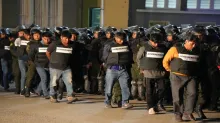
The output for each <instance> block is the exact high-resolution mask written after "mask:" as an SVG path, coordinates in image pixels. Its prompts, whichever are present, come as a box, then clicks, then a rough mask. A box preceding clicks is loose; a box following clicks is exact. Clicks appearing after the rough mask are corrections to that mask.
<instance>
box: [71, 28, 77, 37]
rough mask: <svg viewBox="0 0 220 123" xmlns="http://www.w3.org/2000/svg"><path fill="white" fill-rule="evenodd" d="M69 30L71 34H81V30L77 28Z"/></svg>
mask: <svg viewBox="0 0 220 123" xmlns="http://www.w3.org/2000/svg"><path fill="white" fill-rule="evenodd" d="M69 31H70V33H71V34H75V35H76V36H78V35H79V32H78V31H77V30H76V29H75V28H71V29H69Z"/></svg>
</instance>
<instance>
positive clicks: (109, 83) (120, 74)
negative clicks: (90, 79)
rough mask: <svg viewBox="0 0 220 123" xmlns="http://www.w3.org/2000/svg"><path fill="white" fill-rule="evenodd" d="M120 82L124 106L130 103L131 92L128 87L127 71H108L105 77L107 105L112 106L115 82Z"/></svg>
mask: <svg viewBox="0 0 220 123" xmlns="http://www.w3.org/2000/svg"><path fill="white" fill-rule="evenodd" d="M116 80H118V81H119V84H120V87H121V92H122V105H123V104H125V103H128V101H129V97H130V91H129V87H128V80H129V75H128V72H127V70H126V69H121V70H112V69H107V71H106V76H105V81H106V83H105V103H106V104H110V103H111V98H112V88H113V85H114V82H115V81H116Z"/></svg>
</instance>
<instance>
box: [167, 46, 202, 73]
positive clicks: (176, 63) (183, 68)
mask: <svg viewBox="0 0 220 123" xmlns="http://www.w3.org/2000/svg"><path fill="white" fill-rule="evenodd" d="M176 49H177V51H178V57H179V58H174V59H173V60H172V61H171V63H170V67H171V72H176V73H181V74H185V75H188V76H195V75H197V74H198V65H199V64H198V60H199V54H200V53H199V48H194V49H193V50H192V51H188V50H186V48H185V47H184V46H183V45H182V44H177V45H176Z"/></svg>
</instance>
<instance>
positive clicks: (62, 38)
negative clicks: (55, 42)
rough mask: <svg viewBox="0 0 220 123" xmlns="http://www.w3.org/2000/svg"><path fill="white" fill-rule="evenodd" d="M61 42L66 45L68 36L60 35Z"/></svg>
mask: <svg viewBox="0 0 220 123" xmlns="http://www.w3.org/2000/svg"><path fill="white" fill-rule="evenodd" d="M61 42H62V44H63V45H68V43H69V38H67V37H63V36H61Z"/></svg>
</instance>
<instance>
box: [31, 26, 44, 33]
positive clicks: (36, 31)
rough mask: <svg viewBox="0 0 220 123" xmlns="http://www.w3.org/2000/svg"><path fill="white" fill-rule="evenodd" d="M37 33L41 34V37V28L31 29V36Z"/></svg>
mask: <svg viewBox="0 0 220 123" xmlns="http://www.w3.org/2000/svg"><path fill="white" fill-rule="evenodd" d="M35 33H38V34H40V35H41V33H42V32H41V30H40V27H33V28H32V29H31V33H30V34H31V35H33V34H35Z"/></svg>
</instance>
